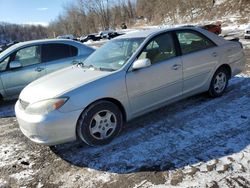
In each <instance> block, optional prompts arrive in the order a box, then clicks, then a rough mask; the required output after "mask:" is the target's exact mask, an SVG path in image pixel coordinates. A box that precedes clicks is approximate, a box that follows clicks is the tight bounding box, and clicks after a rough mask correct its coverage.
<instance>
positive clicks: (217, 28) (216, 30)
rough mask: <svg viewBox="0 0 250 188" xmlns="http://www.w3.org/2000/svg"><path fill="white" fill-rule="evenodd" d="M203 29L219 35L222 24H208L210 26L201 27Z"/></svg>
mask: <svg viewBox="0 0 250 188" xmlns="http://www.w3.org/2000/svg"><path fill="white" fill-rule="evenodd" d="M201 28H202V29H206V30H208V31H210V32H212V33H214V34H216V35H219V34H221V24H217V25H215V24H208V25H204V26H201Z"/></svg>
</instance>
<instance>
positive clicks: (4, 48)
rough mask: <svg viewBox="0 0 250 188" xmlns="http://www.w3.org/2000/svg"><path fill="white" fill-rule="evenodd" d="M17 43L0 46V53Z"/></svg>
mask: <svg viewBox="0 0 250 188" xmlns="http://www.w3.org/2000/svg"><path fill="white" fill-rule="evenodd" d="M17 43H18V42H17V41H14V42H10V43H8V44H4V45H0V53H1V52H3V51H4V50H6V49H7V48H9V47H11V46H12V45H14V44H17Z"/></svg>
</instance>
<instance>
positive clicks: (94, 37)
mask: <svg viewBox="0 0 250 188" xmlns="http://www.w3.org/2000/svg"><path fill="white" fill-rule="evenodd" d="M100 39H101V37H100V36H98V33H92V34H89V35H87V36H81V37H80V42H87V41H89V40H92V41H98V40H100Z"/></svg>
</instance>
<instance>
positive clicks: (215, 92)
mask: <svg viewBox="0 0 250 188" xmlns="http://www.w3.org/2000/svg"><path fill="white" fill-rule="evenodd" d="M222 75H223V76H225V77H223V78H225V79H223V80H224V81H225V83H224V81H222V83H223V84H225V85H224V87H222V86H223V84H222V85H221V88H220V89H219V88H217V87H216V86H217V85H216V83H217V82H218V79H217V78H218V77H220V76H221V77H222ZM228 80H229V72H228V70H227V69H226V68H224V67H221V68H219V69H218V70H217V71H216V72H215V73H214V76H213V78H212V80H211V84H210V87H209V90H208V93H209V95H210V96H211V97H213V98H215V97H220V96H222V95H223V94H224V93H225V90H226V88H227V85H228ZM216 88H217V89H216Z"/></svg>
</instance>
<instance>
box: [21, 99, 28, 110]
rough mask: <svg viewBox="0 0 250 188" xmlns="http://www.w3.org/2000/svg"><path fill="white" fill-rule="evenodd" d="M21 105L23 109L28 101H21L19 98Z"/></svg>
mask: <svg viewBox="0 0 250 188" xmlns="http://www.w3.org/2000/svg"><path fill="white" fill-rule="evenodd" d="M19 102H20V105H21V107H22V108H23V109H24V110H25V109H26V108H27V106H28V105H29V103H28V102H25V101H23V100H22V99H19Z"/></svg>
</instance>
